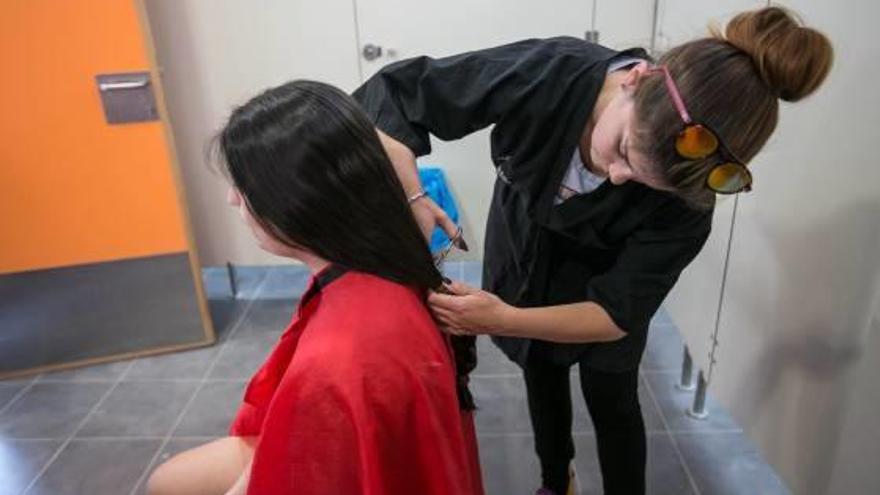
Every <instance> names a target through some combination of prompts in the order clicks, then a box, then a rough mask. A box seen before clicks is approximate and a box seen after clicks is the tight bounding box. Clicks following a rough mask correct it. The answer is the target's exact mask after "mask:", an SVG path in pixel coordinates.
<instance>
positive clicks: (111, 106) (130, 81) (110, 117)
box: [95, 72, 159, 124]
mask: <svg viewBox="0 0 880 495" xmlns="http://www.w3.org/2000/svg"><path fill="white" fill-rule="evenodd" d="M95 79H96V80H97V83H98V92H99V93H100V95H101V103H102V104H103V106H104V117H105V118H106V119H107V123H108V124H125V123H129V122H149V121H151V120H159V113H158V112H157V111H156V99H155V98H154V96H153V88H152V85H151V84H150V73H149V72H129V73H124V74H99V75H97V76H95Z"/></svg>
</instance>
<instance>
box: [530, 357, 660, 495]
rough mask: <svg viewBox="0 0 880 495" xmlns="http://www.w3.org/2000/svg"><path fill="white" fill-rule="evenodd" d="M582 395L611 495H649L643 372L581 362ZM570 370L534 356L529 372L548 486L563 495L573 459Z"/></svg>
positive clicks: (537, 439) (537, 443) (535, 427)
mask: <svg viewBox="0 0 880 495" xmlns="http://www.w3.org/2000/svg"><path fill="white" fill-rule="evenodd" d="M580 377H581V390H582V391H583V394H584V399H586V402H587V409H588V411H589V412H590V417H592V419H593V425H594V427H595V429H596V443H597V446H598V451H599V465H600V467H601V470H602V483H603V487H604V490H605V494H606V495H641V494H644V493H645V459H646V440H645V423H644V421H643V419H642V410H641V407H640V406H639V396H638V383H639V375H638V369H635V370H632V371H628V372H623V373H606V372H602V371H597V370H594V369H590V368H588V367H587V366H585V365H584V363H580ZM569 378H570V368H569V367H568V366H559V365H555V364H551V363H548V362H546V361H544V360H541V359H540V358H535V357H531V356H530V357H529V360H528V362H527V363H526V367H525V380H526V391H527V394H528V402H529V415H530V416H531V420H532V429H533V430H534V433H535V450H536V451H537V454H538V458H539V459H540V462H541V477H542V481H543V484H544V486H545V487H547V488H549V489H551V490H553V491H554V492H556V493H558V494H561V495H564V494H565V493H566V491H567V489H568V466H569V464H570V462H571V460H572V459H574V440H573V439H572V435H571V426H572V410H571V392H570V390H571V389H570V388H569V386H570V385H569Z"/></svg>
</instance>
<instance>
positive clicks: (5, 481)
mask: <svg viewBox="0 0 880 495" xmlns="http://www.w3.org/2000/svg"><path fill="white" fill-rule="evenodd" d="M62 442H63V441H62V440H8V439H0V495H18V494H19V493H21V492H22V491H23V490H24V489H25V488H27V486H28V485H29V484H30V483H31V481H33V479H34V478H35V477H36V476H37V474H39V472H40V471H41V470H42V469H43V467H44V466H45V465H46V463H47V462H49V459H50V458H51V457H52V455H53V454H54V453H55V451H56V450H57V449H58V447H60V446H61V444H62Z"/></svg>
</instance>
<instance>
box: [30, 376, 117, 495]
mask: <svg viewBox="0 0 880 495" xmlns="http://www.w3.org/2000/svg"><path fill="white" fill-rule="evenodd" d="M132 366H134V360H132V361H131V362H129V363H128V366H126V367H125V370H123V371H122V373H120V374H119V376H118V377H117V378H116V381H115V382H113V385H111V386H110V388H108V389H107V390H106V391H105V392H104V394H103V395H102V396H101V398H100V399H98V401H97V402H96V403H95V405H94V406H92V408H91V409H90V410H89V412H88V414H86V415H85V417H84V418H83V419H82V420H81V421H80V422H79V424H78V425H76V428H74V429H73V431H72V432H71V433H70V435H68V437H67V438H66V439H65V440H64V441H63V442H61V445H60V446H58V448H57V449H55V453H54V454H52V457H50V458H49V460H48V461H46V464H44V465H43V468H42V469H40V471H39V472H38V473H37V474H36V476H34V479H32V480H31V482H30V483H29V484H28V485H27V486H26V487H25V489H24V490H23V491H22V492H21V495H27V493H28V492H29V491H31V489H32V488H33V487H34V486H36V484H37V482H38V481H40V478H42V477H43V475H44V474H46V472H47V471H48V470H49V468H50V467H51V466H52V464H53V463H55V461H56V460H58V457H60V456H61V452H63V451H64V449H66V448H67V446H68V445H70V442H72V441H73V439H74V437H76V435H77V433H79V432H80V430H82V428H83V426H85V425H86V423H88V421H89V419H91V418H92V415H93V414H95V411H97V410H98V408H100V407H101V406H102V405H103V404H104V402H105V401H106V400H107V397H110V394H112V393H113V391H114V390H116V388H117V387H118V386H119V384H120V383H122V380H123V379H124V378H125V376H126V375H127V374H128V372H129V370H131V368H132ZM35 381H36V379H35Z"/></svg>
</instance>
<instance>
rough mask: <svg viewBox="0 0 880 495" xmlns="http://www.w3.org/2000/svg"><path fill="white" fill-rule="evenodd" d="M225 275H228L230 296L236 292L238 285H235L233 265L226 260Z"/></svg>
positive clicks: (233, 296)
mask: <svg viewBox="0 0 880 495" xmlns="http://www.w3.org/2000/svg"><path fill="white" fill-rule="evenodd" d="M226 276H227V277H229V291H230V292H232V298H233V299H235V296H236V295H237V294H238V287H237V286H236V285H235V267H234V266H232V262H229V261H227V262H226Z"/></svg>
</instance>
